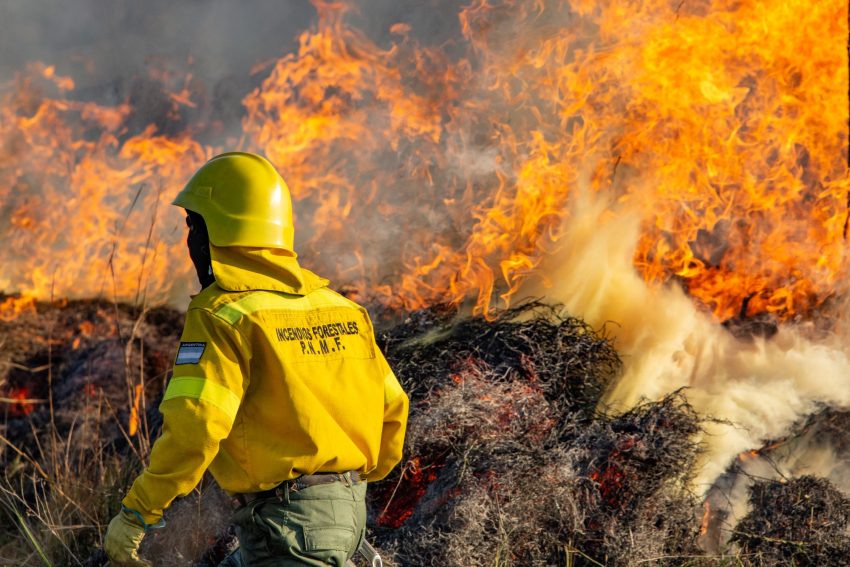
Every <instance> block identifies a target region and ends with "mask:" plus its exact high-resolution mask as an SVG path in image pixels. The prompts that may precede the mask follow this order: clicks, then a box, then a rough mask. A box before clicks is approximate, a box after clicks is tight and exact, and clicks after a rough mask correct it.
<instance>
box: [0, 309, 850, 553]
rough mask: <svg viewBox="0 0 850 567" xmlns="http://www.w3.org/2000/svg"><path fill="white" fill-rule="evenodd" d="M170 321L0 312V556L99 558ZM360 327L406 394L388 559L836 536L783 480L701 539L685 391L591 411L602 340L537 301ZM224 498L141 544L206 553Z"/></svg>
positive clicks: (602, 373) (386, 519)
mask: <svg viewBox="0 0 850 567" xmlns="http://www.w3.org/2000/svg"><path fill="white" fill-rule="evenodd" d="M180 327H181V316H180V314H178V313H176V312H173V311H169V310H164V309H157V310H150V311H144V312H142V311H139V310H135V309H131V308H128V307H124V306H121V305H111V304H108V303H102V302H72V303H68V302H61V303H57V304H45V303H33V304H31V305H30V306H29V307H28V308H27V309H26V310H23V311H21V313H20V314H19V315H18V316H17V318H16V319H14V320H13V321H0V343H2V344H3V345H4V348H3V354H2V359H0V366H2V368H0V388H2V396H3V397H4V400H5V401H4V404H3V407H4V408H5V415H4V419H3V422H2V424H0V434H2V435H3V437H2V443H0V445H2V448H0V461H2V464H3V467H4V473H3V478H2V479H0V509H2V510H3V513H4V514H5V515H6V517H7V518H6V519H7V520H8V521H4V522H3V524H2V526H3V527H2V528H0V564H4V565H5V564H9V565H66V564H68V565H71V564H73V565H85V566H86V567H96V566H100V565H103V564H104V563H105V557H104V556H103V554H102V552H100V551H99V547H100V545H101V537H102V534H103V530H104V529H105V526H106V523H107V522H108V520H109V518H110V517H111V515H112V514H114V513H115V511H116V509H117V507H118V504H119V500H120V498H121V496H122V495H123V493H124V492H125V491H126V489H127V487H128V485H129V483H130V482H131V481H132V479H133V478H134V476H135V474H136V473H137V472H138V470H139V468H140V467H141V465H142V463H143V462H144V460H145V458H146V455H147V450H148V447H149V443H150V439H151V438H152V437H153V436H155V435H156V432H157V428H158V421H157V418H158V416H157V413H156V411H155V408H156V406H157V400H158V397H159V396H160V395H161V392H162V388H163V386H164V383H165V381H166V378H167V375H168V369H169V366H170V360H171V358H172V357H173V354H174V347H175V345H176V344H177V341H178V334H179V332H180ZM379 340H380V341H381V343H382V344H381V346H382V347H383V348H384V350H385V352H386V353H387V357H388V359H389V360H390V363H391V364H392V366H393V367H394V368H395V370H396V372H397V374H398V376H399V378H400V380H401V381H402V383H403V384H404V386H405V388H406V389H407V391H408V392H409V393H410V397H411V402H412V404H411V415H410V421H409V434H408V438H407V446H406V452H405V457H404V460H403V462H402V465H401V466H400V467H398V469H396V471H395V472H394V473H393V475H392V476H391V477H390V478H389V479H387V480H386V481H384V482H382V483H380V484H376V485H375V486H373V487H372V489H371V490H370V499H369V508H370V527H371V535H370V537H371V539H372V540H373V541H374V542H375V543H376V545H377V546H378V547H380V548H381V550H382V551H383V552H384V554H385V556H386V558H387V563H388V564H391V565H392V564H394V565H398V566H418V565H448V566H468V565H506V566H509V565H565V564H566V565H610V566H630V565H642V564H653V565H732V564H736V565H753V566H758V567H760V566H762V565H771V564H776V561H780V562H785V563H787V562H788V561H795V562H796V564H799V565H808V564H819V565H830V564H840V563H835V562H834V561H835V559H836V558H837V557H845V556H846V555H841V554H846V552H847V551H848V550H850V547H849V546H848V545H850V544H848V543H847V537H846V534H845V531H844V530H845V529H846V527H847V524H848V518H850V505H848V504H847V502H848V500H847V499H846V497H844V496H843V495H841V494H840V493H839V492H838V491H836V490H835V489H834V488H833V487H832V486H831V485H830V484H829V483H828V481H826V480H824V479H814V478H808V477H802V478H799V479H797V480H793V481H790V482H788V483H786V484H765V483H762V484H756V485H755V486H754V488H753V493H752V498H751V507H752V510H751V512H750V514H749V515H748V516H746V517H745V518H744V519H743V520H742V521H741V522H740V523H739V525H738V526H737V527H734V530H733V531H734V534H735V536H734V538H733V539H732V541H731V543H730V544H729V545H727V546H726V547H724V548H723V551H724V553H723V554H720V555H706V553H705V552H704V551H702V550H701V548H700V546H699V543H700V537H701V528H703V527H704V526H702V525H701V522H702V516H703V511H704V510H703V507H702V502H701V501H700V499H699V498H698V497H697V496H696V495H694V494H692V493H690V492H689V491H688V489H687V486H688V480H689V479H690V475H691V471H692V469H693V465H694V463H695V459H696V457H697V455H698V454H699V450H700V447H699V445H698V444H697V443H696V442H695V441H694V439H695V435H696V434H697V433H698V432H699V430H700V418H699V417H698V416H697V415H696V413H695V412H694V410H693V409H692V408H691V407H690V406H689V404H688V403H687V398H686V396H687V392H676V393H673V394H671V395H669V396H667V397H665V398H663V399H661V400H658V401H653V402H649V401H647V402H644V403H642V404H640V405H638V406H637V407H635V408H633V409H632V410H630V411H628V412H626V413H622V414H619V415H613V414H609V413H607V412H605V411H604V408H602V407H601V406H600V399H601V397H602V394H603V392H604V390H605V388H606V387H607V386H608V385H610V384H611V382H612V381H613V380H615V379H616V378H617V376H618V373H619V372H620V360H619V357H618V355H617V352H616V351H615V349H614V345H613V344H612V343H611V341H609V340H608V339H607V338H606V336H605V334H604V330H603V331H602V332H599V331H596V330H594V329H591V328H589V327H588V326H587V325H586V324H585V323H584V322H582V321H581V320H579V319H576V318H572V317H568V316H564V315H562V314H560V311H559V310H558V309H556V308H554V307H550V306H546V305H543V304H541V303H535V302H531V303H527V304H524V305H521V306H518V307H515V308H513V309H510V310H508V311H505V312H503V313H501V314H499V315H498V316H497V317H495V318H494V319H492V320H485V319H483V318H463V317H459V316H458V314H457V311H456V310H455V309H453V308H448V307H435V308H431V309H427V310H421V311H417V312H414V313H411V314H409V316H408V317H407V318H406V319H405V320H404V321H403V322H402V323H400V324H398V325H395V326H393V327H392V328H389V329H388V330H386V331H385V332H383V333H382V334H380V336H379ZM21 389H23V396H24V397H23V398H20V399H18V398H14V397H13V396H12V393H13V392H18V391H21ZM134 423H135V425H134ZM830 423H831V421H830ZM228 514H229V504H228V500H227V498H226V497H225V496H224V494H223V493H222V492H221V491H220V490H219V489H218V488H217V487H216V486H215V485H214V483H212V482H211V481H210V479H209V478H207V479H205V481H204V482H203V483H202V485H201V486H200V487H199V488H198V489H197V490H196V491H195V492H194V493H193V494H191V495H190V496H188V497H186V498H184V499H181V500H179V501H177V502H176V503H175V504H174V505H173V506H172V508H171V509H170V510H169V511H168V513H167V516H166V519H167V521H168V522H169V524H170V526H171V528H170V529H167V530H164V531H162V532H160V533H156V534H153V535H152V536H151V537H148V538H146V541H145V543H144V546H143V554H145V555H146V556H148V557H150V558H152V559H153V560H154V561H155V564H156V565H158V566H160V565H161V566H178V565H179V566H186V565H195V566H205V567H206V566H212V565H216V564H217V562H218V561H219V560H220V559H221V558H222V557H223V556H224V555H225V553H226V552H227V551H228V549H230V547H231V546H232V544H233V534H232V533H231V532H229V531H228V527H227V518H228ZM730 528H731V526H730ZM813 562H814V563H813ZM831 562H832V563H831Z"/></svg>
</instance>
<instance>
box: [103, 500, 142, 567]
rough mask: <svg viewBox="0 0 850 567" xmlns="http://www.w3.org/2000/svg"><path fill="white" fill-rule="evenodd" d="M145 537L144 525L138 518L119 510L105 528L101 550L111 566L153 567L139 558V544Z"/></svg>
mask: <svg viewBox="0 0 850 567" xmlns="http://www.w3.org/2000/svg"><path fill="white" fill-rule="evenodd" d="M143 537H145V524H144V522H143V521H142V520H141V518H140V517H136V515H134V514H132V513H131V512H128V511H126V510H121V511H120V512H118V515H117V516H115V517H114V518H112V521H111V522H109V527H108V528H106V540H105V541H104V542H103V549H104V551H106V555H107V556H108V557H109V560H110V561H112V564H113V565H116V566H121V567H153V563H151V562H150V561H147V560H146V559H142V558H141V557H139V544H140V543H142V538H143Z"/></svg>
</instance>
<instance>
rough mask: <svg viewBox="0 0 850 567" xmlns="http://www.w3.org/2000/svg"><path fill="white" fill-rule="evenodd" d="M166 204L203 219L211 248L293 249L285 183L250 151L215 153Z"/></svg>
mask: <svg viewBox="0 0 850 567" xmlns="http://www.w3.org/2000/svg"><path fill="white" fill-rule="evenodd" d="M172 204H173V205H177V206H178V207H183V208H184V209H187V210H190V211H194V212H196V213H198V214H199V215H201V216H202V217H204V222H205V223H206V225H207V232H208V233H209V237H210V242H211V243H212V244H214V245H216V246H250V247H255V248H283V249H286V250H290V251H292V250H293V233H294V231H293V227H292V200H291V198H290V196H289V187H287V186H286V182H285V181H284V180H283V178H282V177H281V176H280V174H279V173H278V172H277V170H276V169H275V168H274V166H273V165H272V164H271V163H269V161H268V160H266V159H265V158H263V157H261V156H258V155H256V154H250V153H246V152H228V153H226V154H221V155H217V156H215V157H214V158H212V159H211V160H210V161H208V162H207V163H205V164H204V165H203V166H202V167H201V168H200V169H199V170H198V171H197V172H196V173H195V175H193V176H192V179H190V180H189V183H187V184H186V186H185V187H184V188H183V190H182V191H180V193H178V195H177V197H176V198H175V199H174V201H173V202H172Z"/></svg>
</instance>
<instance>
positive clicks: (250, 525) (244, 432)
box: [104, 152, 408, 566]
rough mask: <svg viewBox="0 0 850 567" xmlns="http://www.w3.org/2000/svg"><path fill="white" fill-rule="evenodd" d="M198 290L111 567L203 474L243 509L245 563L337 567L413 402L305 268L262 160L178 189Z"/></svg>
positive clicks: (348, 312) (232, 161) (116, 523)
mask: <svg viewBox="0 0 850 567" xmlns="http://www.w3.org/2000/svg"><path fill="white" fill-rule="evenodd" d="M173 204H174V205H177V206H179V207H183V208H184V209H185V210H186V211H187V219H186V222H187V225H188V227H189V233H188V238H187V244H188V248H189V255H190V257H191V259H192V262H193V264H194V266H195V269H196V271H197V273H198V278H199V280H200V282H201V286H202V291H201V292H200V293H199V294H198V295H196V296H194V298H193V299H192V301H191V303H190V304H189V309H188V312H187V314H186V323H185V327H184V329H183V334H182V337H181V339H180V345H179V348H178V350H177V357H176V360H175V362H174V372H173V376H172V378H171V380H170V381H169V383H168V386H167V388H166V390H165V394H164V395H163V400H162V404H161V405H160V408H159V409H160V412H161V413H162V416H163V426H162V433H161V435H160V437H159V439H157V441H156V442H155V443H154V445H153V448H152V449H151V454H150V465H149V466H148V467H147V468H145V469H144V470H143V471H142V473H141V474H140V475H139V476H138V478H136V480H135V482H134V483H133V486H132V488H131V489H130V491H129V492H128V493H127V495H126V497H125V498H124V500H123V502H122V507H121V511H120V512H119V513H118V515H116V516H115V517H114V518H113V519H112V521H111V522H110V523H109V527H108V529H107V533H106V539H105V546H104V547H105V550H106V553H107V555H108V556H109V557H110V559H111V560H112V562H113V564H117V565H132V566H139V565H150V563H149V562H147V561H146V560H144V559H141V558H140V557H139V555H138V546H139V544H140V542H141V541H142V538H143V537H144V535H145V533H146V532H147V531H149V530H152V529H156V528H159V527H162V526H164V522H163V519H162V516H163V512H164V510H165V509H166V508H168V506H169V505H170V504H171V502H172V501H173V500H174V499H175V498H178V497H181V496H185V495H186V494H188V493H189V492H190V491H191V490H192V489H193V488H194V487H195V486H196V485H197V484H198V482H199V481H200V479H201V476H202V475H203V474H204V471H206V470H209V471H210V473H211V474H212V476H213V477H214V478H215V479H216V481H217V482H218V484H219V485H220V486H221V488H223V489H224V490H225V491H227V492H228V494H231V495H232V496H233V497H234V499H235V500H236V501H237V502H238V503H239V507H238V508H237V510H236V512H235V513H234V516H233V523H234V524H235V525H236V530H237V535H238V537H239V541H240V548H241V554H242V562H243V563H244V564H247V565H249V566H254V565H337V566H341V565H344V564H345V562H346V560H347V559H349V558H351V557H352V555H353V554H354V553H355V551H356V550H357V549H358V547H359V545H360V543H361V541H362V539H363V537H364V533H365V523H366V507H365V501H364V498H365V493H366V483H367V482H371V481H375V480H380V479H382V478H384V477H385V476H386V475H387V473H389V472H390V470H391V469H392V468H393V467H394V466H395V465H396V464H397V463H398V462H399V460H400V459H401V450H402V443H403V440H404V433H405V427H406V421H407V411H408V398H407V395H406V394H405V393H404V391H403V390H402V388H401V386H400V385H399V383H398V380H397V379H396V377H395V375H394V374H393V372H392V370H391V369H390V367H389V365H388V364H387V361H386V360H385V359H384V356H383V354H382V353H381V351H380V350H379V349H378V347H377V345H376V344H375V336H374V331H373V328H372V323H371V321H370V319H369V316H368V314H367V313H366V310H365V309H363V308H362V307H360V306H359V305H357V304H356V303H354V302H353V301H350V300H349V299H346V298H345V297H343V296H341V295H339V294H337V293H335V292H333V291H331V290H330V289H329V288H328V281H327V280H325V279H323V278H320V277H318V276H316V275H315V274H313V273H312V272H310V271H308V270H306V269H304V268H301V267H300V266H299V264H298V261H297V257H296V254H295V252H294V251H293V250H294V248H293V226H292V209H291V206H292V205H291V200H290V196H289V189H288V188H287V186H286V184H285V183H284V181H283V179H282V178H281V177H280V175H279V174H278V173H277V171H276V170H275V168H274V166H272V164H271V163H269V162H268V161H267V160H265V159H264V158H262V157H260V156H258V155H254V154H249V153H242V152H231V153H225V154H221V155H219V156H216V157H214V158H213V159H211V160H210V161H209V162H207V163H206V164H205V165H204V166H203V167H201V168H200V169H199V170H198V171H197V173H195V175H194V176H193V177H192V179H191V180H190V181H189V183H188V184H187V185H186V187H185V188H184V189H183V190H182V191H181V192H180V194H178V195H177V198H176V199H175V200H174V202H173Z"/></svg>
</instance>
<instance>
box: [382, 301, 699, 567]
mask: <svg viewBox="0 0 850 567" xmlns="http://www.w3.org/2000/svg"><path fill="white" fill-rule="evenodd" d="M380 338H381V340H382V341H383V343H384V344H383V345H382V346H384V348H385V351H386V353H387V356H388V359H389V360H390V363H391V365H392V366H393V368H394V369H395V370H396V373H397V375H398V376H399V378H400V380H401V382H402V384H403V386H404V387H405V389H406V390H407V391H408V392H410V395H411V416H410V421H409V430H408V438H407V444H406V446H407V450H406V460H405V462H404V465H403V467H400V468H399V469H398V470H397V471H396V472H395V473H394V474H393V475H392V476H391V477H390V478H389V479H388V480H387V481H385V482H384V483H383V484H382V485H380V486H379V487H376V488H375V489H373V491H372V495H373V497H372V500H371V511H372V517H373V518H374V519H375V523H376V524H377V526H376V529H375V532H374V534H375V535H374V537H375V539H376V541H377V543H378V544H379V545H380V546H381V547H382V548H383V549H385V550H386V551H387V552H388V554H391V555H392V559H393V561H394V562H395V563H397V564H399V565H458V566H460V565H492V564H499V565H563V564H565V561H567V559H568V558H569V559H570V560H572V563H571V564H572V565H581V564H587V565H592V564H594V562H597V563H598V564H602V565H630V564H632V563H633V562H634V561H638V560H641V559H645V560H652V559H653V558H655V559H657V558H659V557H669V556H671V555H675V554H679V555H683V554H693V553H696V552H698V550H697V548H696V544H695V542H696V537H697V536H698V531H699V529H698V528H699V526H698V524H697V523H696V522H695V509H696V507H697V505H698V502H696V501H695V499H694V498H693V497H692V496H691V495H689V494H688V493H687V492H686V491H685V490H684V489H683V486H684V480H686V476H687V473H688V471H689V470H690V467H691V465H692V464H693V461H694V458H695V456H696V454H697V449H698V448H697V446H696V445H695V444H694V443H693V442H692V441H691V439H692V437H693V435H694V434H695V433H696V432H697V431H698V419H697V417H696V415H695V414H694V412H693V411H692V410H691V408H690V407H689V406H688V405H687V403H686V402H685V401H684V398H683V397H682V396H680V395H673V396H670V397H669V398H666V399H664V400H662V401H660V402H658V403H652V404H649V403H648V404H645V405H641V406H639V407H637V408H635V409H634V410H632V411H630V412H628V413H626V414H623V415H620V416H618V417H606V416H604V415H602V414H601V413H599V411H598V405H599V400H600V397H601V395H602V392H603V391H604V388H605V386H606V385H607V384H608V383H609V382H610V381H611V380H612V379H614V378H615V377H616V375H617V373H618V371H619V369H620V362H619V358H618V356H617V353H616V351H615V350H614V348H613V346H612V345H611V343H610V341H608V340H607V339H606V338H605V337H604V336H603V335H601V334H600V333H598V332H596V331H594V330H593V329H591V328H589V327H588V326H587V325H586V324H584V323H583V322H582V321H580V320H577V319H574V318H570V317H562V316H560V315H558V312H557V310H556V309H554V308H552V307H548V306H545V305H541V304H539V303H529V304H526V305H524V306H521V307H519V308H515V309H512V310H510V311H507V312H505V313H503V314H501V315H500V316H499V317H498V318H497V319H495V320H493V321H485V320H483V319H465V320H461V321H453V320H452V318H451V316H450V313H449V312H445V311H443V312H440V311H436V312H435V311H429V312H420V313H416V314H413V315H412V316H411V317H409V318H408V320H407V321H405V322H404V323H403V324H402V325H399V326H398V327H396V328H394V329H391V330H390V331H388V332H386V333H384V334H383V335H381V337H380Z"/></svg>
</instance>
